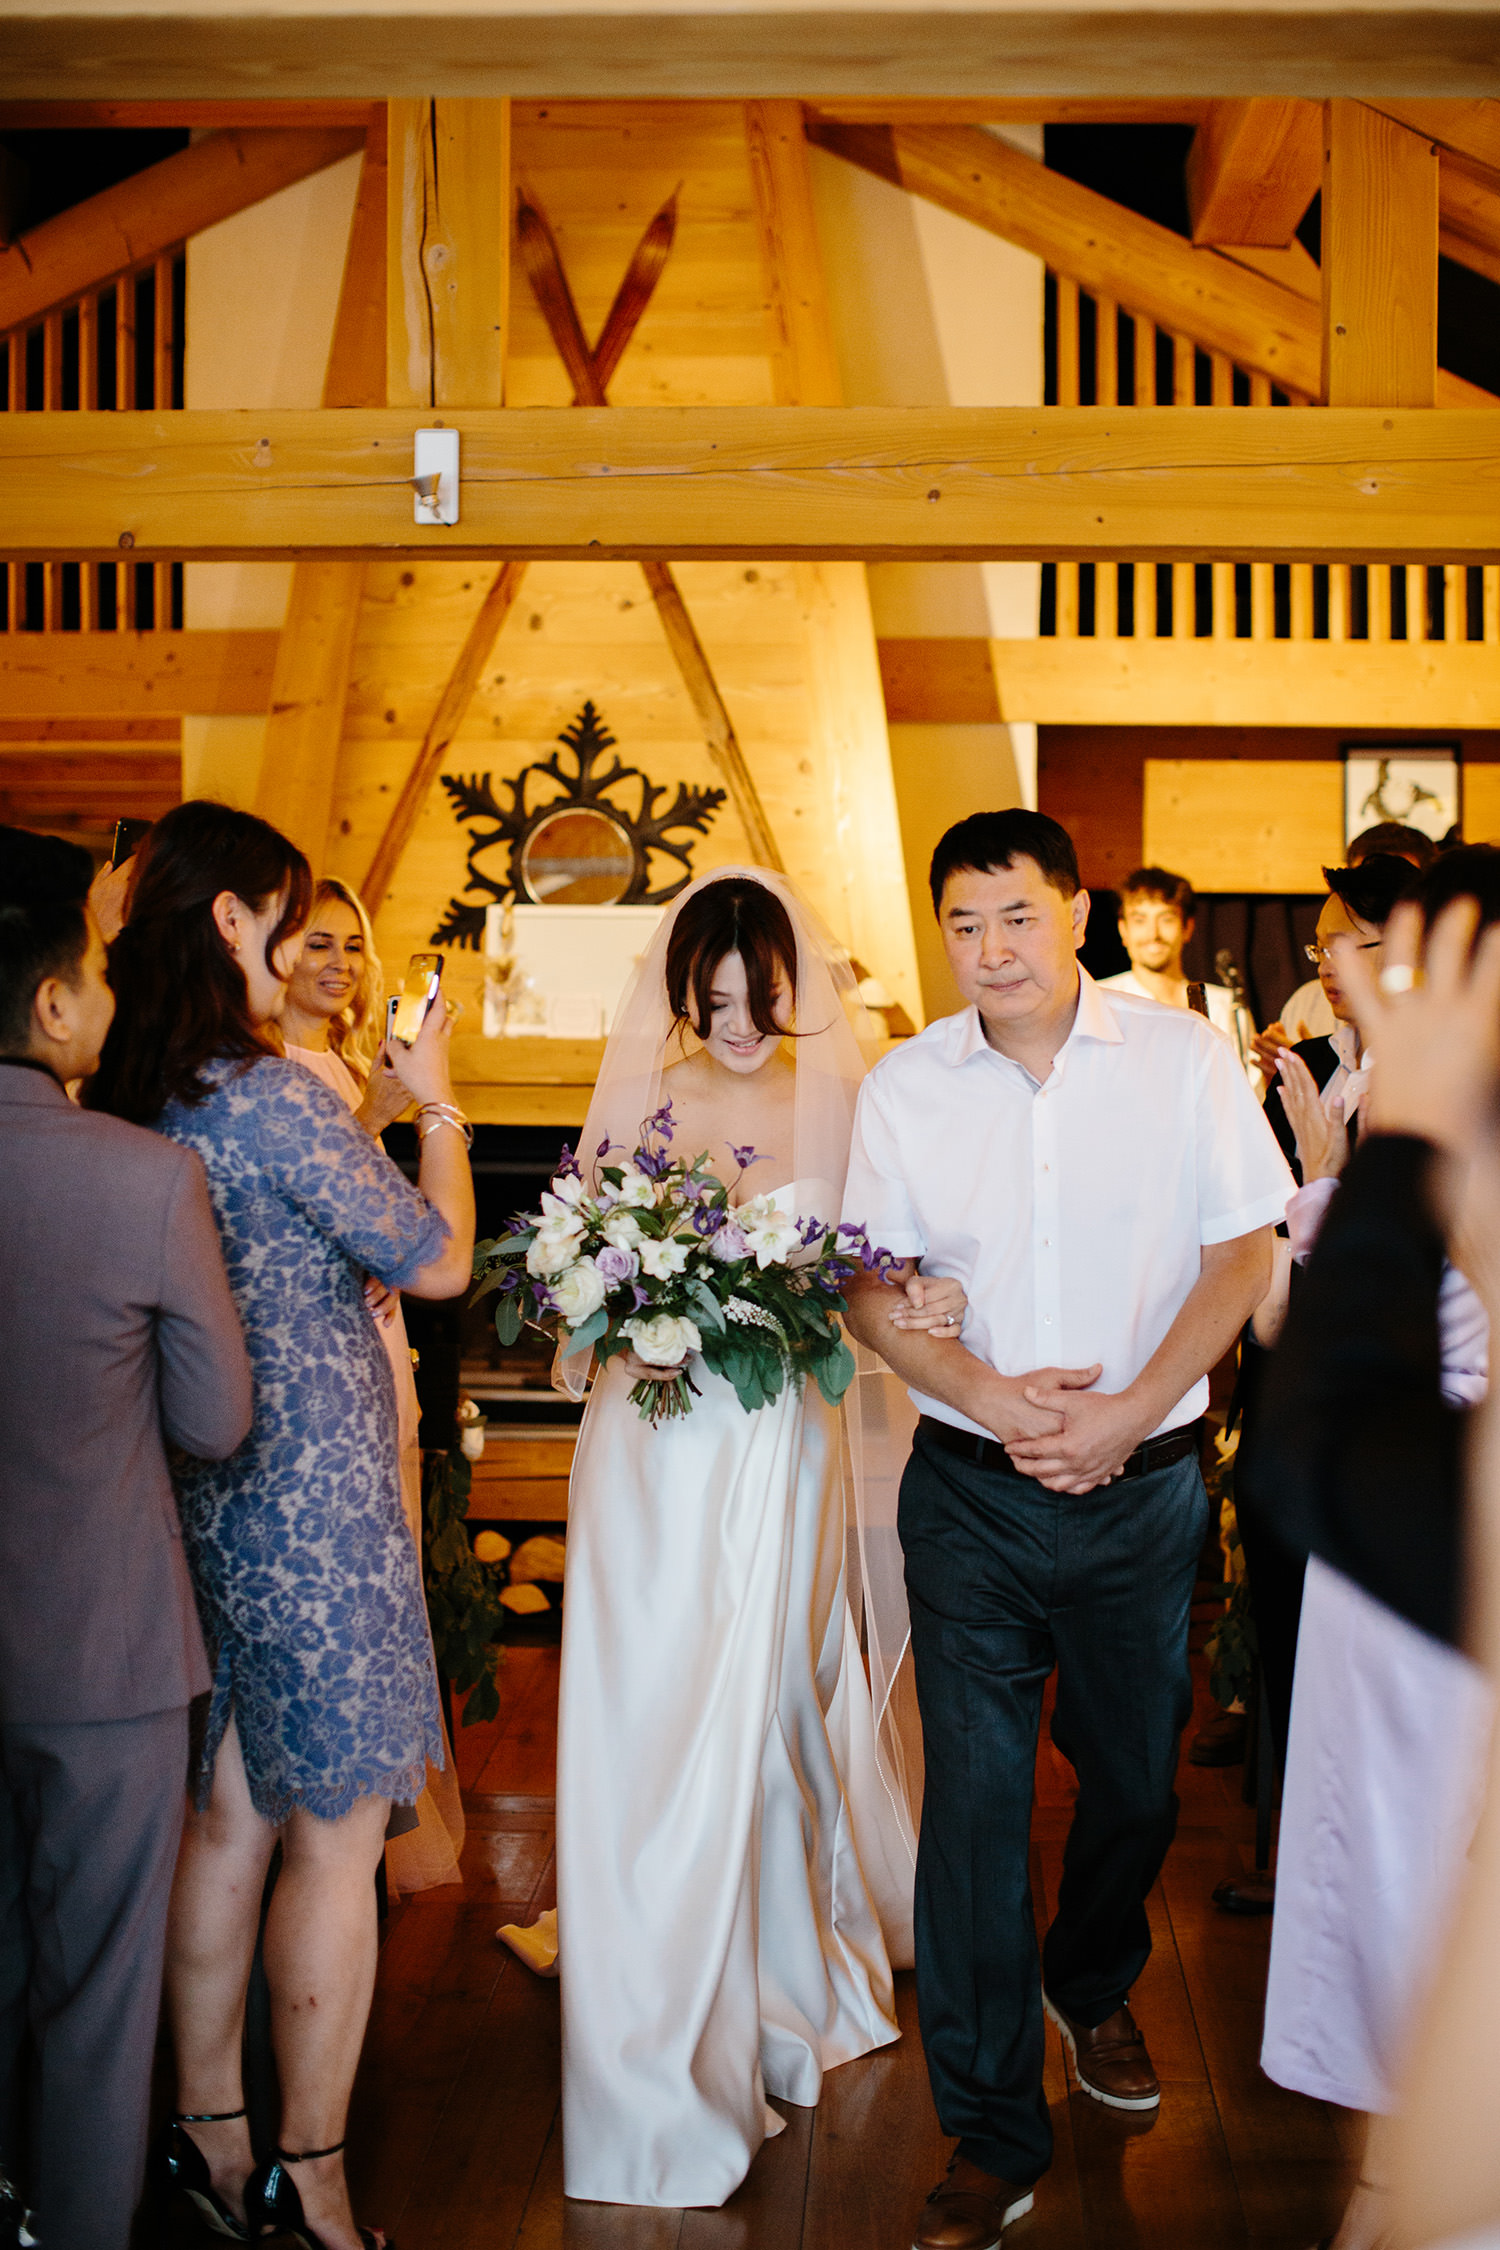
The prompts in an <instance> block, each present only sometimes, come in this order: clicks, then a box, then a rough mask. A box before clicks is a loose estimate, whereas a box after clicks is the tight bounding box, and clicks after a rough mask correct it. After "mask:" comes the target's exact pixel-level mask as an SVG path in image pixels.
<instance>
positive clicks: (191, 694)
mask: <svg viewBox="0 0 1500 2250" xmlns="http://www.w3.org/2000/svg"><path fill="white" fill-rule="evenodd" d="M37 419H38V420H40V419H41V417H40V416H38V417H37ZM276 644H277V635H276V634H275V633H266V632H244V633H229V632H215V633H7V634H6V635H5V637H4V640H3V641H0V713H3V714H4V716H5V718H6V719H7V720H15V721H23V720H24V721H26V722H27V723H28V724H32V725H35V724H37V723H38V722H43V723H48V724H51V723H53V722H61V721H64V720H66V721H67V722H68V724H69V725H70V726H73V725H76V724H77V723H78V722H79V721H80V720H86V721H89V722H90V723H94V722H107V723H109V724H110V725H117V724H118V725H121V726H122V727H124V728H126V729H128V727H129V723H130V721H129V720H128V719H126V718H125V717H124V716H123V715H124V714H126V713H128V714H130V715H131V718H141V717H146V716H148V715H149V716H150V717H152V718H154V719H159V720H170V721H173V722H176V721H179V720H180V719H181V718H182V717H183V715H184V714H185V713H187V712H207V713H209V714H213V715H221V716H225V717H228V716H232V715H235V714H238V713H247V714H248V713H252V712H257V711H264V709H265V708H266V705H267V703H268V701H269V700H270V694H271V676H272V673H273V671H274V670H275V665H276Z"/></svg>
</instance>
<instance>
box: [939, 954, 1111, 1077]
mask: <svg viewBox="0 0 1500 2250" xmlns="http://www.w3.org/2000/svg"><path fill="white" fill-rule="evenodd" d="M958 1023H959V1030H958V1038H957V1041H956V1044H955V1046H954V1051H953V1060H954V1062H955V1063H956V1064H962V1063H966V1062H967V1061H968V1060H969V1057H970V1056H971V1055H977V1054H987V1055H994V1057H995V1059H996V1061H997V1062H1007V1061H1009V1060H1010V1058H1009V1056H1006V1055H1002V1054H1001V1053H1000V1052H999V1050H998V1049H997V1048H994V1047H992V1046H991V1045H990V1043H989V1041H988V1040H987V1039H986V1038H985V1036H984V1025H983V1024H982V1023H981V1022H980V1020H979V1010H978V1008H976V1007H973V1006H970V1007H968V1008H966V1009H965V1010H964V1012H963V1014H962V1015H961V1016H960V1017H959V1019H958ZM1075 1039H1099V1040H1102V1041H1103V1042H1104V1044H1105V1045H1106V1046H1110V1047H1120V1046H1123V1045H1124V1043H1125V1034H1124V1032H1123V1031H1122V1030H1121V1029H1120V1025H1119V1019H1118V1018H1117V1017H1116V1015H1115V1013H1114V1010H1113V1009H1112V1008H1111V1007H1110V1005H1109V1002H1108V1001H1107V1000H1106V999H1105V997H1104V994H1103V993H1102V992H1101V991H1100V989H1099V987H1098V985H1097V984H1096V983H1095V982H1094V979H1093V978H1092V977H1091V976H1090V975H1089V973H1088V970H1087V969H1086V968H1085V967H1084V966H1083V963H1082V962H1081V961H1080V963H1079V964H1078V1011H1077V1013H1076V1015H1075V1016H1074V1018H1073V1028H1072V1030H1071V1031H1070V1032H1069V1033H1068V1036H1067V1038H1066V1039H1065V1040H1064V1041H1063V1043H1062V1045H1061V1047H1059V1049H1058V1051H1057V1054H1056V1056H1055V1057H1054V1058H1053V1064H1052V1069H1053V1074H1054V1076H1060V1075H1061V1071H1062V1063H1063V1058H1064V1056H1065V1055H1066V1054H1067V1051H1068V1049H1069V1048H1070V1047H1071V1046H1072V1044H1073V1042H1074V1040H1075ZM1015 1067H1016V1069H1017V1070H1020V1069H1021V1067H1022V1066H1021V1065H1020V1064H1019V1063H1017V1064H1016V1065H1015ZM1028 1075H1029V1074H1028Z"/></svg>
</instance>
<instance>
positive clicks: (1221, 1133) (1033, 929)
mask: <svg viewBox="0 0 1500 2250" xmlns="http://www.w3.org/2000/svg"><path fill="white" fill-rule="evenodd" d="M932 890H933V902H934V905H935V907H936V909H937V913H938V920H939V923H940V926H941V928H942V933H943V942H944V946H945V948H946V950H947V954H948V959H949V963H950V965H951V967H952V969H953V973H954V976H955V979H956V981H957V984H958V988H959V990H960V992H962V993H963V995H964V997H965V998H966V999H967V1000H968V1001H969V1003H970V1005H969V1006H968V1007H967V1008H966V1009H965V1010H964V1012H963V1013H962V1014H961V1015H957V1016H949V1017H946V1018H944V1019H943V1020H942V1021H940V1022H938V1023H935V1024H931V1025H929V1026H928V1028H927V1030H926V1031H924V1032H923V1033H922V1034H921V1036H920V1037H919V1038H916V1039H913V1040H911V1041H909V1042H907V1043H906V1044H905V1045H904V1046H902V1047H900V1048H898V1049H897V1050H895V1052H893V1053H892V1054H890V1055H888V1056H887V1057H886V1058H885V1060H884V1061H883V1062H881V1063H880V1064H879V1065H878V1066H877V1067H876V1069H875V1070H874V1071H872V1072H871V1074H870V1076H869V1078H868V1079H866V1081H865V1084H864V1086H863V1088H862V1089H861V1093H860V1099H859V1109H858V1113H857V1116H856V1121H855V1130H854V1145H853V1149H852V1151H851V1155H850V1163H849V1180H848V1188H847V1191H846V1198H845V1213H846V1216H847V1217H848V1218H849V1219H851V1220H856V1219H857V1220H859V1221H862V1222H863V1223H865V1224H866V1225H867V1226H868V1228H869V1231H870V1235H871V1237H872V1239H873V1240H874V1241H876V1242H877V1243H881V1244H883V1245H884V1246H886V1247H887V1248H888V1249H890V1250H892V1251H893V1252H895V1253H896V1255H897V1256H898V1257H899V1258H901V1259H903V1260H913V1261H914V1260H916V1259H919V1258H920V1259H921V1260H922V1263H923V1267H924V1269H925V1270H926V1271H928V1272H934V1273H945V1274H954V1275H956V1276H957V1277H958V1278H959V1279H960V1280H961V1281H962V1282H963V1284H964V1287H965V1289H966V1290H967V1292H968V1297H969V1307H968V1311H967V1313H966V1315H965V1319H964V1327H963V1332H962V1337H961V1340H959V1341H958V1342H957V1343H955V1342H952V1341H943V1340H941V1339H936V1338H929V1337H927V1336H917V1335H915V1334H911V1335H908V1334H900V1333H898V1332H896V1331H895V1330H893V1329H892V1328H891V1327H890V1324H889V1321H888V1320H887V1319H886V1318H885V1313H886V1307H887V1305H888V1304H889V1299H888V1297H885V1296H884V1295H883V1291H882V1284H881V1283H880V1281H879V1280H877V1279H874V1278H871V1277H861V1279H860V1280H859V1281H858V1282H856V1283H855V1284H854V1286H853V1288H852V1290H851V1295H850V1305H849V1325H850V1328H851V1329H852V1330H853V1331H854V1333H855V1335H856V1336H858V1337H859V1339H860V1340H861V1341H862V1342H864V1343H866V1344H868V1345H869V1346H870V1347H871V1348H872V1349H874V1350H876V1351H878V1352H879V1353H880V1355H881V1357H882V1358H884V1359H885V1360H887V1361H888V1363H889V1364H890V1365H891V1366H892V1367H893V1368H894V1369H895V1371H896V1372H897V1374H899V1375H900V1376H901V1377H903V1379H904V1380H905V1381H906V1382H907V1384H908V1385H909V1386H910V1389H911V1393H912V1397H913V1399H914V1401H915V1403H916V1405H917V1407H918V1410H919V1412H920V1415H921V1421H920V1423H919V1425H918V1430H917V1436H916V1440H915V1444H914V1447H913V1451H912V1455H911V1459H910V1460H909V1462H908V1463H907V1467H906V1472H905V1476H904V1478H903V1481H902V1487H901V1504H900V1530H901V1539H902V1545H903V1548H904V1551H905V1557H906V1582H907V1592H908V1597H909V1600H910V1606H911V1619H912V1643H913V1651H914V1655H915V1659H916V1677H917V1691H918V1697H919V1700H920V1704H921V1711H922V1726H923V1736H924V1747H925V1757H926V1796H925V1802H924V1807H923V1815H922V1838H921V1846H920V1850H919V1854H918V1865H917V1907H916V1928H917V1987H918V1998H919V2003H920V2010H921V2022H922V2038H923V2044H924V2046H925V2048H926V2052H927V2060H928V2068H929V2072H930V2075H931V2079H932V2085H933V2093H934V2098H935V2100H936V2103H937V2109H938V2115H939V2117H940V2119H941V2121H942V2125H943V2129H944V2131H945V2132H947V2133H950V2134H953V2135H955V2136H956V2137H957V2140H958V2148H957V2151H956V2153H955V2156H954V2159H953V2163H952V2165H951V2166H950V2169H949V2173H948V2176H947V2178H946V2179H945V2180H944V2181H943V2182H941V2183H940V2184H939V2186H938V2187H936V2188H935V2189H934V2190H933V2193H932V2195H931V2196H930V2197H929V2199H928V2202H927V2204H926V2206H925V2207H924V2210H923V2213H922V2215H921V2217H920V2219H919V2221H918V2224H917V2228H916V2232H915V2236H914V2242H915V2245H916V2250H992V2246H993V2245H994V2244H995V2243H997V2242H998V2241H999V2239H1000V2235H1001V2232H1002V2229H1003V2227H1004V2225H1005V2222H1006V2220H1007V2219H1008V2218H1011V2217H1014V2216H1017V2215H1019V2213H1020V2212H1021V2211H1023V2210H1026V2209H1028V2208H1029V2207H1030V2204H1031V2200H1032V2196H1031V2190H1032V2185H1033V2183H1034V2182H1035V2180H1036V2179H1037V2178H1038V2177H1039V2175H1040V2174H1041V2173H1042V2172H1043V2171H1045V2170H1046V2168H1047V2165H1048V2163H1049V2162H1050V2159H1051V2129H1050V2125H1049V2121H1048V2115H1047V2104H1046V2100H1045V2097H1044V2094H1043V2091H1042V2059H1043V1993H1042V1981H1041V1980H1039V1978H1038V1974H1037V1959H1036V1942H1035V1935H1034V1924H1033V1920H1032V1904H1031V1895H1030V1886H1029V1881H1028V1839H1029V1830H1030V1818H1031V1796H1032V1777H1033V1771H1034V1766H1035V1757H1036V1740H1037V1729H1038V1724H1039V1720H1040V1713H1041V1703H1042V1690H1043V1687H1044V1685H1045V1683H1046V1680H1047V1677H1048V1675H1049V1673H1050V1672H1051V1671H1052V1669H1053V1666H1054V1664H1055V1665H1056V1667H1057V1672H1058V1687H1057V1703H1056V1710H1055V1713H1054V1717H1053V1722H1052V1733H1053V1739H1054V1741H1055V1742H1056V1743H1057V1745H1058V1747H1059V1748H1060V1749H1061V1750H1062V1751H1063V1753H1064V1755H1065V1756H1066V1757H1067V1758H1068V1759H1069V1760H1070V1762H1071V1763H1072V1765H1073V1766H1074V1768H1075V1771H1076V1772H1077V1776H1078V1800H1077V1805H1076V1809H1075V1813H1074V1818H1073V1823H1072V1830H1071V1833H1070V1835H1069V1839H1068V1845H1067V1852H1066V1856H1065V1860H1064V1867H1063V1878H1062V1885H1061V1889H1060V1892H1059V1897H1058V1911H1057V1916H1056V1919H1055V1920H1054V1922H1053V1925H1052V1928H1051V1930H1050V1931H1049V1933H1048V1936H1047V1941H1046V1946H1045V1949H1044V1953H1043V1961H1042V1971H1043V1977H1044V1979H1045V1985H1046V2006H1047V2008H1048V2010H1049V2012H1050V2013H1051V2014H1052V2015H1053V2017H1054V2019H1055V2020H1056V2021H1057V2022H1058V2023H1059V2025H1060V2027H1061V2029H1062V2033H1063V2037H1064V2040H1065V2041H1066V2043H1067V2045H1068V2046H1069V2048H1070V2050H1071V2051H1072V2054H1073V2058H1074V2063H1075V2067H1076V2069H1077V2072H1078V2076H1079V2082H1080V2084H1081V2085H1082V2086H1083V2088H1084V2090H1085V2091H1086V2092H1088V2093H1090V2094H1092V2095H1093V2096H1094V2097H1095V2098H1096V2099H1097V2100H1099V2101H1102V2102H1104V2103H1106V2104H1107V2105H1108V2106H1110V2107H1112V2108H1117V2109H1122V2110H1127V2111H1134V2112H1142V2111H1148V2110H1153V2109H1155V2107H1156V2106H1157V2104H1158V2102H1159V2100H1160V2089H1159V2087H1158V2084H1157V2081H1156V2077H1155V2074H1154V2072H1153V2071H1152V2068H1151V2063H1150V2058H1149V2056H1148V2054H1147V2052H1146V2049H1145V2045H1144V2042H1143V2041H1142V2040H1141V2037H1140V2034H1139V2032H1138V2031H1137V2029H1136V2026H1135V2024H1134V2021H1133V2019H1132V2018H1131V2015H1130V2011H1129V2008H1128V2006H1127V2001H1128V1998H1129V1993H1130V1988H1131V1986H1132V1984H1133V1983H1134V1981H1135V1979H1136V1977H1137V1976H1138V1975H1139V1973H1140V1970H1141V1968H1142V1966H1143V1964H1144V1963H1145V1961H1146V1958H1147V1956H1148V1954H1149V1952H1150V1942H1151V1941H1150V1933H1149V1929H1148V1926H1147V1920H1146V1911H1145V1899H1146V1895H1147V1893H1148V1891H1149V1890H1150V1888H1151V1885H1152V1883H1153V1882H1154V1881H1155V1879H1156V1875H1157V1871H1158V1869H1159V1868H1160V1865H1161V1862H1162V1859H1163V1857H1164V1855H1165V1853H1166V1849H1167V1846H1168V1844H1169V1843H1170V1841H1171V1838H1172V1833H1173V1829H1174V1826H1175V1822H1176V1811H1177V1800H1176V1798H1175V1796H1174V1794H1173V1787H1172V1784H1173V1779H1174V1775H1175V1771H1176V1763H1177V1750H1178V1739H1179V1736H1180V1734H1181V1731H1182V1728H1183V1726H1184V1724H1185V1722H1186V1719H1187V1716H1188V1712H1189V1708H1190V1705H1191V1686H1190V1680H1189V1675H1188V1666H1187V1624H1188V1605H1189V1601H1190V1598H1191V1593H1192V1586H1193V1579H1194V1573H1195V1566H1196V1562H1197V1557H1198V1553H1199V1550H1200V1548H1201V1546H1202V1543H1203V1537H1204V1532H1205V1528H1206V1522H1207V1501H1206V1498H1205V1494H1204V1490H1203V1481H1202V1478H1201V1476H1200V1474H1199V1470H1198V1458H1197V1454H1198V1419H1199V1417H1200V1416H1201V1414H1202V1412H1203V1408H1204V1405H1205V1404H1206V1401H1207V1397H1208V1384H1207V1379H1206V1378H1207V1371H1208V1369H1209V1368H1210V1367H1212V1366H1213V1365H1214V1364H1215V1363H1216V1362H1217V1361H1218V1359H1219V1358H1220V1357H1221V1356H1222V1355H1223V1353H1224V1352H1225V1351H1226V1350H1227V1349H1228V1347H1229V1345H1230V1344H1231V1343H1232V1342H1233V1340H1234V1337H1235V1336H1236V1334H1237V1333H1238V1331H1239V1329H1240V1328H1241V1326H1242V1325H1243V1323H1244V1321H1245V1320H1246V1319H1247V1318H1248V1316H1249V1314H1250V1313H1251V1312H1252V1311H1253V1309H1254V1307H1255V1305H1256V1304H1257V1303H1258V1301H1259V1299H1260V1297H1261V1296H1262V1295H1263V1294H1264V1291H1265V1289H1266V1286H1267V1283H1268V1282H1269V1279H1270V1274H1271V1234H1272V1229H1273V1227H1274V1225H1275V1223H1276V1222H1277V1221H1278V1220H1279V1219H1280V1217H1281V1215H1282V1212H1283V1210H1284V1208H1285V1206H1286V1202H1287V1200H1288V1197H1289V1196H1290V1194H1291V1191H1292V1180H1291V1176H1290V1174H1289V1173H1288V1171H1287V1168H1286V1165H1285V1163H1284V1161H1283V1159H1282V1157H1281V1155H1280V1152H1279V1151H1278V1149H1277V1147H1276V1145H1275V1141H1274V1139H1273V1137H1272V1134H1271V1131H1270V1128H1269V1126H1268V1125H1267V1124H1266V1121H1265V1119H1264V1117H1263V1116H1262V1115H1261V1112H1260V1109H1259V1107H1258V1105H1257V1103H1256V1101H1255V1098H1254V1096H1253V1095H1252V1093H1251V1091H1250V1088H1249V1086H1248V1085H1247V1083H1246V1081H1245V1077H1244V1074H1243V1073H1242V1071H1241V1070H1240V1067H1239V1063H1238V1060H1237V1058H1236V1056H1235V1053H1234V1051H1233V1049H1232V1048H1231V1047H1230V1046H1229V1045H1228V1044H1227V1042H1226V1041H1225V1040H1223V1039H1222V1038H1220V1036H1219V1035H1218V1034H1217V1033H1216V1032H1215V1031H1213V1030H1212V1028H1211V1027H1210V1026H1209V1025H1208V1024H1206V1023H1205V1022H1204V1021H1203V1019H1202V1018H1201V1017H1200V1016H1197V1015H1194V1014H1192V1013H1190V1012H1189V1011H1187V1010H1184V1009H1176V1008H1162V1007H1158V1006H1156V1005H1155V1004H1154V1003H1151V1002H1148V1001H1145V1000H1140V999H1137V998H1136V997H1135V996H1134V995H1132V994H1127V993H1109V994H1106V993H1104V992H1103V991H1101V989H1100V988H1099V986H1098V985H1096V984H1095V983H1094V982H1093V980H1092V979H1091V978H1090V977H1089V976H1087V975H1086V974H1084V973H1083V972H1082V971H1081V970H1080V968H1079V966H1078V962H1077V960H1076V952H1077V948H1078V947H1079V945H1080V944H1081V943H1082V941H1083V934H1084V928H1085V925H1086V922H1087V918H1088V898H1087V895H1086V894H1085V893H1084V892H1083V891H1082V890H1081V889H1080V888H1079V881H1078V865H1077V860H1076V857H1075V855H1074V851H1073V846H1072V842H1071V840H1070V838H1069V837H1068V834H1067V832H1066V830H1064V829H1062V828H1060V827H1059V826H1058V824H1057V822H1056V821H1053V820H1049V819H1048V818H1047V817H1046V816H1045V815H1044V814H1041V813H1033V812H1025V811H1020V810H1016V811H1011V812H1004V813H981V814H976V815H975V816H974V817H973V818H972V819H970V820H966V821H963V822H961V823H960V825H959V826H958V827H957V828H953V829H950V830H949V831H948V833H947V835H946V836H945V837H944V838H943V839H942V842H941V843H940V844H939V845H938V848H937V851H936V853H935V855H934V858H933V863H932ZM903 1270H904V1269H903Z"/></svg>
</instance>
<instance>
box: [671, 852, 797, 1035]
mask: <svg viewBox="0 0 1500 2250" xmlns="http://www.w3.org/2000/svg"><path fill="white" fill-rule="evenodd" d="M729 953H737V954H738V955H739V957H740V959H741V960H742V961H743V962H744V964H745V986H746V993H747V997H748V999H749V1002H750V1021H751V1022H752V1023H753V1024H754V1026H755V1028H756V1030H757V1031H758V1032H759V1033H760V1034H761V1036H762V1037H763V1038H766V1039H779V1038H781V1037H782V1036H783V1035H784V1032H785V1026H784V1025H782V1024H779V1023H778V1022H777V1021H776V985H777V979H778V976H779V977H781V978H784V980H785V983H786V986H787V989H788V990H789V991H790V992H792V993H793V994H795V993H796V990H797V937H796V932H795V931H794V930H793V928H792V918H791V916H790V915H789V914H788V913H787V910H786V908H785V907H784V906H783V905H782V903H781V901H780V899H779V898H778V897H777V896H776V894H775V892H774V891H768V890H767V889H766V887H765V885H764V883H757V882H754V881H752V880H751V878H750V877H749V876H747V875H730V876H726V877H725V879H724V881H723V882H722V883H706V884H705V885H704V887H703V889H702V890H701V891H699V892H698V893H697V895H696V896H695V897H693V898H690V899H689V900H688V902H687V904H686V905H685V906H684V907H683V909H682V911H681V913H680V914H679V915H678V917H677V919H676V921H675V922H674V923H673V925H672V934H671V936H670V937H669V938H668V940H667V965H666V976H667V1005H668V1006H669V1007H670V1009H671V1011H672V1015H673V1018H674V1020H675V1021H676V1022H677V1023H678V1024H690V1025H691V1026H692V1028H693V1030H694V1031H696V1032H697V1034H698V1037H699V1038H700V1039H704V1038H706V1037H707V1036H708V1027H709V1021H710V1017H711V1015H712V1012H713V1011H712V1009H711V1007H710V1005H709V992H710V990H711V988H712V985H713V980H714V972H715V970H716V969H717V968H718V966H719V963H720V962H721V961H722V960H723V959H724V957H725V955H726V954H729Z"/></svg>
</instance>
